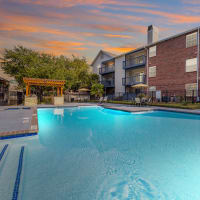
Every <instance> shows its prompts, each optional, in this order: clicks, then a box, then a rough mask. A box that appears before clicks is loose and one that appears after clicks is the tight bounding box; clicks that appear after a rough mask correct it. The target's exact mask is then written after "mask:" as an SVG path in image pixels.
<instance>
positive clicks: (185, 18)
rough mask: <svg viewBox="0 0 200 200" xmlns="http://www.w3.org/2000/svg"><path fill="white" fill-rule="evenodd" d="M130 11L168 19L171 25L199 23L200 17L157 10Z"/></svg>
mask: <svg viewBox="0 0 200 200" xmlns="http://www.w3.org/2000/svg"><path fill="white" fill-rule="evenodd" d="M127 10H129V11H133V12H138V13H146V14H151V15H156V16H160V17H165V18H167V20H168V21H170V22H171V23H177V24H184V23H199V21H200V16H192V15H181V14H174V13H169V12H163V11H157V10H150V9H137V8H136V9H134V8H133V9H132V8H130V9H127Z"/></svg>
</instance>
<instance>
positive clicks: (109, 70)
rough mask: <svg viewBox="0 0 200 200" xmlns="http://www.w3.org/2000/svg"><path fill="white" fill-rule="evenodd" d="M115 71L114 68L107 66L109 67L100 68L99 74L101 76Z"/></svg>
mask: <svg viewBox="0 0 200 200" xmlns="http://www.w3.org/2000/svg"><path fill="white" fill-rule="evenodd" d="M114 71H115V66H114V65H112V66H109V67H101V68H99V74H101V75H103V74H108V73H112V72H114Z"/></svg>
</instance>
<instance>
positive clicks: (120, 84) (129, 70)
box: [99, 25, 200, 100]
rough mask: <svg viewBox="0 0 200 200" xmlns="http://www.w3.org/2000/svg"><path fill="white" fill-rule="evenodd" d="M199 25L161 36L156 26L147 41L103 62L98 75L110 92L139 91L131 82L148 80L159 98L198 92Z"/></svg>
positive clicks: (149, 88) (134, 83) (150, 90)
mask: <svg viewBox="0 0 200 200" xmlns="http://www.w3.org/2000/svg"><path fill="white" fill-rule="evenodd" d="M199 45H200V43H199V28H195V29H192V30H188V31H186V32H184V33H180V34H177V35H174V36H172V37H169V38H166V39H163V40H159V30H158V28H157V27H155V26H152V25H151V26H149V27H148V29H147V44H146V45H145V46H144V47H141V48H138V49H135V50H133V51H131V52H127V53H126V54H122V55H119V56H113V57H112V58H111V59H108V60H104V61H103V62H102V63H101V67H100V71H99V75H100V79H101V83H102V84H104V86H105V88H109V89H106V90H107V92H108V94H115V96H117V95H119V93H123V94H132V95H128V96H130V97H131V98H132V97H134V96H136V95H137V93H139V92H140V91H139V89H134V88H133V87H132V86H133V85H136V84H139V83H143V84H147V85H148V88H147V91H148V92H154V93H155V94H156V96H157V98H160V100H161V98H162V97H163V96H165V95H166V93H167V94H169V93H170V95H172V96H173V95H174V96H195V97H197V98H196V99H197V100H198V96H199V95H200V94H198V91H199V88H200V78H199V77H200V70H199Z"/></svg>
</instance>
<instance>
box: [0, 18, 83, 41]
mask: <svg viewBox="0 0 200 200" xmlns="http://www.w3.org/2000/svg"><path fill="white" fill-rule="evenodd" d="M0 30H1V31H21V32H28V33H47V34H52V35H61V36H66V37H70V38H74V39H78V40H81V39H82V37H80V36H77V35H76V34H75V33H72V32H67V31H61V30H58V29H50V28H45V27H41V26H33V25H32V26H29V25H21V24H20V25H19V24H9V23H1V22H0Z"/></svg>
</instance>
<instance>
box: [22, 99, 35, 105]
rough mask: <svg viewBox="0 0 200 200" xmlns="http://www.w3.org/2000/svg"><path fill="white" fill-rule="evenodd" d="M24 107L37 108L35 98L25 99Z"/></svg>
mask: <svg viewBox="0 0 200 200" xmlns="http://www.w3.org/2000/svg"><path fill="white" fill-rule="evenodd" d="M24 105H25V106H37V97H25V103H24Z"/></svg>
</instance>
